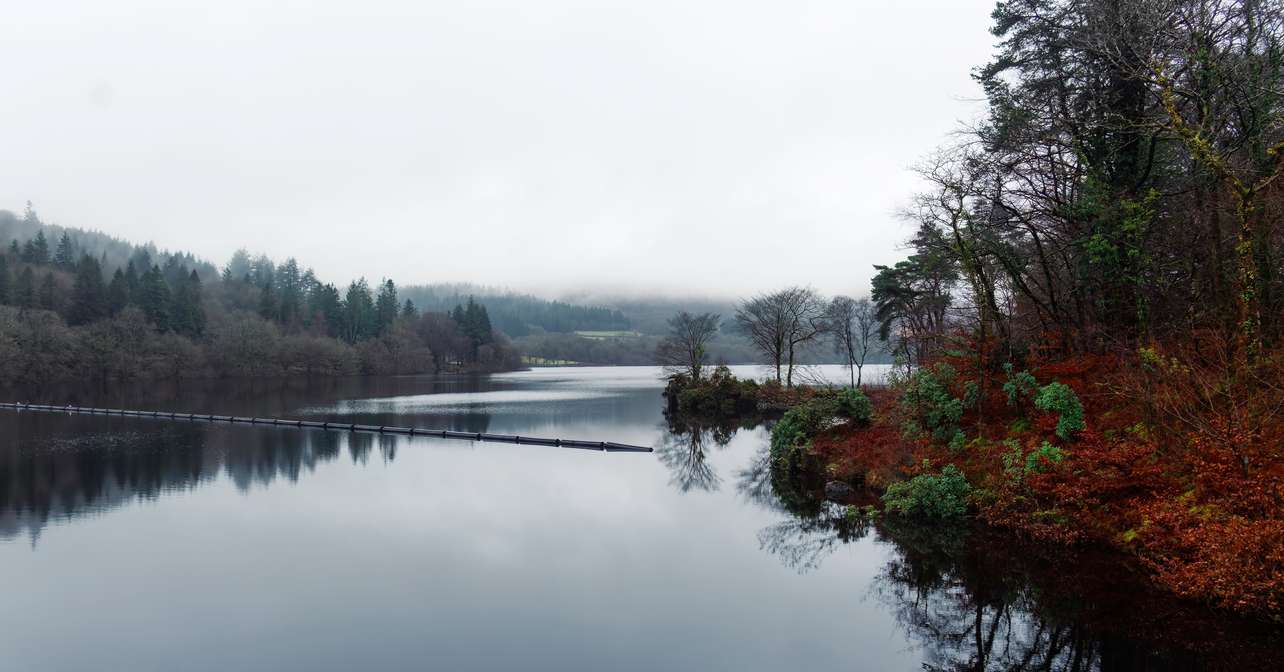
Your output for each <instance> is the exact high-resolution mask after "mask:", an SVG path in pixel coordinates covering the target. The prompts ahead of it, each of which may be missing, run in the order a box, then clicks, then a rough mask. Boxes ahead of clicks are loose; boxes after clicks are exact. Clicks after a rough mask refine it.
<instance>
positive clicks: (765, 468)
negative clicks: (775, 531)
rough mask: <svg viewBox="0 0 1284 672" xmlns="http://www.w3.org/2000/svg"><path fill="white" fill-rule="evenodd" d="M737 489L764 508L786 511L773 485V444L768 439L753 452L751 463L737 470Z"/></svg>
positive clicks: (746, 497) (743, 495)
mask: <svg viewBox="0 0 1284 672" xmlns="http://www.w3.org/2000/svg"><path fill="white" fill-rule="evenodd" d="M736 491H737V492H739V493H740V495H741V496H742V497H744V498H745V499H746V500H748V501H750V502H752V503H754V504H757V505H758V506H761V507H762V508H764V509H769V510H771V511H780V512H782V513H783V512H784V511H785V508H784V506H783V505H781V503H780V498H779V497H777V496H776V491H775V490H773V489H772V487H771V446H770V445H769V444H768V443H767V442H766V441H764V442H763V443H762V445H761V446H759V448H758V450H757V451H756V452H755V453H754V454H753V458H752V459H750V460H749V465H748V466H746V467H745V468H744V469H740V470H738V471H736Z"/></svg>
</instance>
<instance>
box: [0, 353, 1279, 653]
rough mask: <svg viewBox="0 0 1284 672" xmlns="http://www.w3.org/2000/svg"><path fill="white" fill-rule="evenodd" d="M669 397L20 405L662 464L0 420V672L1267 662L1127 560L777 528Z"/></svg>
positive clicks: (434, 391)
mask: <svg viewBox="0 0 1284 672" xmlns="http://www.w3.org/2000/svg"><path fill="white" fill-rule="evenodd" d="M659 392H660V382H659V379H658V376H657V374H656V372H655V371H654V370H651V369H645V368H621V369H551V370H550V369H545V370H536V371H531V372H522V373H515V374H503V375H497V376H489V377H458V378H442V379H433V378H393V379H364V380H345V381H327V382H322V383H312V384H308V383H305V382H301V381H300V382H290V383H270V384H258V385H253V386H251V385H204V386H195V385H193V386H185V387H183V388H182V389H172V388H169V387H167V386H166V385H157V386H151V387H149V388H146V389H137V390H126V391H116V392H114V393H113V394H111V395H95V394H86V393H79V394H69V393H66V392H47V393H46V395H47V396H46V397H45V398H43V399H26V400H28V401H50V402H56V403H81V404H86V405H88V404H95V403H96V404H101V405H112V406H117V407H129V408H146V409H158V410H183V411H199V412H207V413H225V414H239V415H258V416H281V417H296V418H309V419H336V420H338V419H342V420H343V421H345V422H357V423H368V424H376V425H378V424H384V425H414V426H418V427H431V428H446V429H456V430H463V431H475V432H481V431H484V432H494V433H501V434H522V435H528V436H551V437H560V438H580V439H593V440H610V441H619V442H624V443H632V444H641V445H652V446H656V448H657V452H656V453H655V454H623V453H616V454H603V453H598V452H591V451H581V450H572V449H559V448H545V447H535V446H514V445H507V444H491V443H470V442H461V441H447V440H439V439H427V438H422V437H413V438H408V437H379V436H373V435H365V434H346V433H337V432H323V431H312V430H290V429H279V428H264V427H249V426H228V425H208V424H192V423H183V422H169V421H157V420H140V419H125V418H108V417H87V416H65V415H59V414H42V413H23V414H16V413H12V412H8V411H0V580H2V581H3V585H4V589H3V591H2V592H0V596H2V597H0V670H44V671H58V670H87V669H92V670H135V671H143V670H178V669H181V670H354V669H363V670H364V669H369V670H394V669H395V670H400V669H443V670H491V669H523V670H590V669H592V670H600V669H609V670H634V669H636V670H668V669H684V670H722V669H728V670H793V669H808V670H811V669H817V670H820V669H824V670H835V669H855V670H918V669H933V670H937V669H939V670H974V669H976V670H1134V669H1148V670H1170V669H1178V670H1185V669H1190V670H1199V669H1281V666H1282V665H1284V662H1282V661H1284V653H1282V649H1281V646H1282V644H1281V639H1280V633H1279V631H1278V629H1276V628H1272V627H1270V626H1264V625H1255V624H1251V623H1242V622H1239V621H1237V620H1236V619H1233V618H1227V617H1225V616H1223V615H1220V614H1216V613H1213V612H1210V611H1208V610H1205V609H1199V608H1196V607H1192V606H1190V605H1185V604H1182V603H1179V602H1176V601H1174V600H1171V599H1168V598H1166V597H1164V596H1161V595H1156V594H1154V593H1152V592H1150V591H1148V590H1146V589H1144V588H1143V587H1141V586H1140V584H1139V583H1138V582H1137V581H1136V580H1135V578H1133V577H1132V576H1131V575H1129V573H1128V572H1127V571H1126V570H1124V569H1122V568H1121V566H1120V564H1119V562H1118V560H1117V558H1113V557H1102V556H1099V555H1092V554H1082V555H1075V554H1070V553H1067V552H1064V551H1048V550H1046V549H1045V550H1040V549H1029V548H1022V547H1021V546H1019V545H1017V544H1014V543H1013V542H1012V540H1011V539H1008V538H1005V537H1003V536H1001V535H997V534H995V533H992V532H986V531H981V530H973V531H966V530H956V531H948V532H947V531H942V530H930V529H927V530H925V529H916V528H913V527H907V526H904V525H888V524H886V523H875V524H872V525H871V524H866V523H861V522H859V521H854V520H849V519H848V518H847V517H846V516H845V515H844V512H843V510H842V509H841V507H838V506H836V505H818V506H817V507H816V510H814V511H812V512H810V514H811V515H809V516H807V517H802V518H800V517H797V516H795V515H792V514H790V513H788V512H787V511H785V510H784V509H783V508H781V506H780V505H779V503H778V501H777V499H776V497H775V495H774V493H773V492H772V489H771V485H770V482H769V480H768V475H767V468H766V467H767V464H766V461H765V457H766V452H765V451H766V443H767V441H766V432H765V430H764V429H762V428H748V429H746V428H741V429H738V430H729V429H722V430H701V429H699V428H694V429H693V428H680V429H679V430H678V431H674V430H673V429H672V428H670V427H669V426H668V425H667V424H666V422H665V419H664V417H663V415H662V413H661V409H662V403H661V399H660V397H659ZM19 396H20V395H13V394H9V395H6V398H4V399H3V400H5V401H11V400H16V399H17V398H18V397H19ZM54 396H56V398H51V397H54Z"/></svg>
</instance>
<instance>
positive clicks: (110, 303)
mask: <svg viewBox="0 0 1284 672" xmlns="http://www.w3.org/2000/svg"><path fill="white" fill-rule="evenodd" d="M128 305H129V285H128V283H127V282H126V280H125V274H124V273H122V272H121V270H120V269H119V268H118V269H116V272H115V273H113V274H112V276H111V282H110V283H108V285H107V311H108V313H110V314H111V315H113V316H114V315H116V314H117V313H119V312H120V311H122V310H124V309H125V306H128Z"/></svg>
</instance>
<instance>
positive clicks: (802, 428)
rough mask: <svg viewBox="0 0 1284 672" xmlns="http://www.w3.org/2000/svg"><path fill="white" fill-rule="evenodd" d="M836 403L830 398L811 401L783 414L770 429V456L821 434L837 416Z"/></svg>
mask: <svg viewBox="0 0 1284 672" xmlns="http://www.w3.org/2000/svg"><path fill="white" fill-rule="evenodd" d="M837 410H838V402H837V401H836V400H834V399H832V398H827V399H812V400H811V401H808V402H806V403H803V404H799V405H797V406H795V407H793V408H791V409H789V410H788V411H786V412H785V414H784V416H782V417H781V418H780V420H779V421H778V422H777V423H776V424H775V425H774V426H773V427H772V428H771V451H772V454H773V455H774V454H777V453H780V454H783V453H784V452H785V450H786V449H788V448H792V447H795V446H799V445H802V444H804V443H806V442H807V441H808V440H810V439H811V437H813V436H815V435H817V434H819V433H821V432H822V431H824V430H825V428H826V427H828V426H829V423H830V422H831V421H833V419H834V416H835V415H837V414H838V413H837Z"/></svg>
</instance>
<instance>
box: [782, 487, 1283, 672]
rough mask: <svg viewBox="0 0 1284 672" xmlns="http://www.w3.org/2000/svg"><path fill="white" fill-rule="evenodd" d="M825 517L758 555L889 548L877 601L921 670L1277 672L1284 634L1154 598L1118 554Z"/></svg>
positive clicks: (790, 558) (813, 561)
mask: <svg viewBox="0 0 1284 672" xmlns="http://www.w3.org/2000/svg"><path fill="white" fill-rule="evenodd" d="M818 509H819V512H818V513H815V514H813V515H806V516H791V517H789V518H787V519H785V520H783V521H781V522H779V523H776V524H774V525H771V526H768V527H766V528H763V529H762V530H760V531H759V533H758V538H759V543H760V545H761V547H762V548H763V549H764V550H765V551H767V552H769V553H771V554H773V555H775V556H777V557H778V558H779V559H780V561H781V562H782V563H783V564H784V565H785V566H787V567H790V568H792V569H795V570H797V571H799V572H807V571H811V570H815V569H817V568H819V567H820V566H821V564H822V563H823V562H824V560H825V559H826V558H827V557H829V556H831V555H833V554H835V553H836V552H838V551H839V550H840V549H842V548H843V547H844V546H846V545H848V544H852V543H854V542H860V541H861V540H865V542H866V543H869V542H871V541H872V542H874V543H876V544H878V545H881V546H884V547H886V548H889V549H890V550H891V553H889V554H888V556H887V557H888V560H887V562H886V563H885V565H884V566H883V567H882V569H881V570H880V572H879V574H878V576H877V578H876V579H875V581H874V585H873V586H872V588H871V594H872V597H873V598H874V599H875V600H876V601H877V602H878V603H880V604H882V605H883V606H884V607H885V608H886V609H887V610H888V611H889V612H890V613H891V614H893V615H894V617H895V619H896V622H897V623H898V624H899V626H900V628H901V629H902V631H903V632H904V633H905V634H906V635H907V636H908V637H909V639H910V640H911V641H913V642H914V643H915V645H916V647H917V649H918V650H919V652H920V655H921V657H922V669H924V670H931V671H942V672H944V671H947V670H948V671H957V672H963V671H969V672H985V671H1004V672H1016V671H1024V670H1029V671H1035V670H1056V671H1064V672H1088V671H1100V672H1113V671H1115V670H1156V671H1158V670H1247V669H1277V668H1276V667H1275V666H1277V665H1279V661H1280V656H1281V651H1284V639H1282V638H1281V634H1280V632H1279V631H1278V629H1275V628H1272V627H1271V626H1268V625H1266V624H1262V623H1257V622H1250V621H1246V620H1242V619H1239V618H1236V617H1232V616H1229V615H1225V614H1218V613H1215V612H1211V611H1210V610H1208V609H1205V608H1202V607H1199V606H1198V605H1191V604H1186V603H1183V602H1179V601H1178V600H1176V599H1174V598H1172V597H1170V596H1169V595H1166V594H1161V593H1158V592H1156V591H1153V590H1151V589H1150V588H1148V587H1147V586H1145V585H1144V584H1143V583H1142V582H1141V579H1140V578H1139V576H1138V575H1137V574H1135V573H1134V572H1133V571H1130V570H1129V569H1128V568H1127V567H1125V566H1123V564H1122V563H1123V562H1124V560H1123V559H1121V558H1120V557H1118V556H1115V555H1111V554H1108V553H1105V552H1101V551H1087V550H1082V549H1080V550H1068V549H1060V548H1046V547H1039V546H1031V545H1027V544H1024V543H1020V542H1018V541H1017V540H1015V539H1013V538H1012V537H1010V536H1009V535H1006V534H1004V533H1002V532H999V531H994V530H988V529H979V528H971V527H957V526H955V527H949V526H932V525H923V524H914V523H912V522H906V521H903V520H898V519H895V518H868V517H865V516H863V515H857V514H856V510H855V509H854V508H849V507H847V506H840V505H837V504H833V503H828V502H822V503H820V504H819V505H818Z"/></svg>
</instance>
